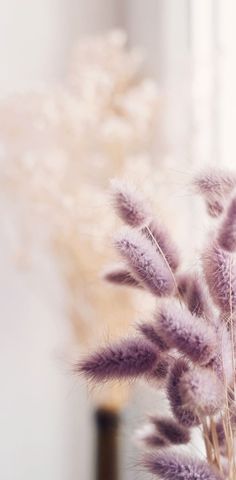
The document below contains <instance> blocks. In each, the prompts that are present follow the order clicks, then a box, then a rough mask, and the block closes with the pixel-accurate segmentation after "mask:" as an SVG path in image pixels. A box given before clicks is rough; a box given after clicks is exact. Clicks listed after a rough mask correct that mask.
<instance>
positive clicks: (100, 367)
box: [78, 338, 159, 381]
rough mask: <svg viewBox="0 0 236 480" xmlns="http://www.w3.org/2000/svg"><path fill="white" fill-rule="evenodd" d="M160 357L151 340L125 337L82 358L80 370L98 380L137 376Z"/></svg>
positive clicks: (91, 378) (147, 369) (146, 370)
mask: <svg viewBox="0 0 236 480" xmlns="http://www.w3.org/2000/svg"><path fill="white" fill-rule="evenodd" d="M158 358H159V354H158V351H157V349H154V348H152V346H151V345H150V343H149V342H147V341H145V340H143V339H138V338H132V339H123V340H122V341H121V342H120V343H117V344H114V345H110V346H108V347H106V348H103V349H101V350H98V351H97V352H95V353H93V354H91V355H90V356H89V357H87V358H85V359H84V360H82V361H81V362H80V363H79V365H78V370H79V371H80V372H81V373H83V374H84V375H85V376H86V377H87V378H88V379H90V380H96V381H105V380H112V379H126V378H136V377H138V376H141V375H143V374H145V373H147V372H149V371H150V370H151V369H152V368H153V367H154V365H155V364H156V363H157V360H158Z"/></svg>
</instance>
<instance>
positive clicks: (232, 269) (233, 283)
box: [202, 242, 236, 313]
mask: <svg viewBox="0 0 236 480" xmlns="http://www.w3.org/2000/svg"><path fill="white" fill-rule="evenodd" d="M202 263H203V271H204V275H205V278H206V282H207V285H208V288H209V291H210V294H211V297H212V299H213V301H214V303H215V304H216V305H217V306H218V307H219V308H220V309H221V310H222V311H223V312H224V313H230V312H231V310H232V311H235V308H236V263H235V259H234V258H233V256H232V255H231V254H230V253H228V252H226V251H225V250H223V249H222V248H221V247H220V246H219V244H218V243H217V242H213V243H212V244H211V245H210V246H209V247H208V248H207V250H206V251H205V252H204V255H203V261H202Z"/></svg>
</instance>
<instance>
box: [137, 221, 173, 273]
mask: <svg viewBox="0 0 236 480" xmlns="http://www.w3.org/2000/svg"><path fill="white" fill-rule="evenodd" d="M143 233H144V234H145V235H146V236H147V238H148V239H149V240H150V241H151V242H152V243H153V245H154V246H156V243H157V244H158V246H159V247H160V249H161V251H162V252H163V254H164V256H165V258H166V260H167V262H168V264H169V266H170V268H171V270H173V272H175V271H176V270H177V268H178V266H179V263H180V260H179V253H178V251H177V248H176V246H175V245H174V243H173V241H172V239H171V236H170V234H169V232H168V231H167V229H166V228H165V227H164V226H163V225H162V224H161V223H158V222H157V221H156V220H155V221H154V220H153V221H152V222H151V223H150V224H149V225H148V228H147V227H146V228H143ZM156 248H157V251H158V252H159V251H160V250H159V249H158V247H157V246H156Z"/></svg>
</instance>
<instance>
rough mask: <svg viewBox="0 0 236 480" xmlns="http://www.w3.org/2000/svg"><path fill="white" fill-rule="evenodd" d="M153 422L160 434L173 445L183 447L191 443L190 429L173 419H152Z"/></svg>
mask: <svg viewBox="0 0 236 480" xmlns="http://www.w3.org/2000/svg"><path fill="white" fill-rule="evenodd" d="M151 422H152V423H153V424H154V425H155V427H156V428H157V430H158V432H159V434H160V435H161V436H162V437H164V438H165V440H168V442H170V443H172V444H173V445H182V444H186V443H188V442H189V441H190V438H191V436H190V432H189V429H187V428H185V427H183V426H182V425H180V424H179V423H177V422H176V421H175V420H173V419H172V418H158V417H151Z"/></svg>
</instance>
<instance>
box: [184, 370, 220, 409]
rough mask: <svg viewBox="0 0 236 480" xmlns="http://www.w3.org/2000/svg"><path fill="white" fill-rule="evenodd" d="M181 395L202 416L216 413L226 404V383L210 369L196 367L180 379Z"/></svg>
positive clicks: (185, 402) (186, 403)
mask: <svg viewBox="0 0 236 480" xmlns="http://www.w3.org/2000/svg"><path fill="white" fill-rule="evenodd" d="M180 395H181V398H182V399H183V402H184V404H185V405H187V406H188V405H191V408H193V409H194V410H196V412H197V413H198V414H199V415H200V416H206V415H215V414H216V413H218V412H219V410H220V409H221V408H222V407H223V405H224V400H225V392H224V385H223V383H222V382H221V381H220V380H219V378H218V377H217V375H216V374H215V373H214V372H212V371H210V370H209V369H203V368H201V369H200V368H195V369H193V370H191V371H188V372H186V373H184V374H183V375H182V377H181V380H180Z"/></svg>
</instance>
